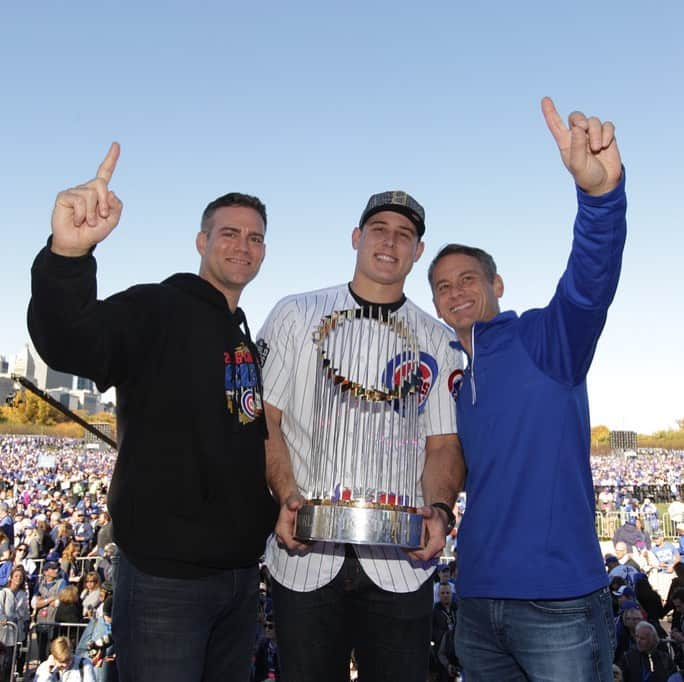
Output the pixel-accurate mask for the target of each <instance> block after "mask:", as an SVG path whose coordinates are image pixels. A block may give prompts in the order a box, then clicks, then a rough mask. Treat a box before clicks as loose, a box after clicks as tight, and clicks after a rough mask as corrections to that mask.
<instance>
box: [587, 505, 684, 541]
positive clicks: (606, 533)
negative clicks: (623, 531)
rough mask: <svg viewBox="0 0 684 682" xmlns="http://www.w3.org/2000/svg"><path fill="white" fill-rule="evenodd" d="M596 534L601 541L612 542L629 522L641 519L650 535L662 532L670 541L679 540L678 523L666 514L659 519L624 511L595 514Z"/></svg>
mask: <svg viewBox="0 0 684 682" xmlns="http://www.w3.org/2000/svg"><path fill="white" fill-rule="evenodd" d="M594 518H595V525H596V534H597V535H598V537H599V539H601V540H612V538H613V535H615V531H616V530H617V529H618V528H619V527H620V526H622V525H623V524H624V523H625V522H626V521H627V520H629V519H634V518H639V519H641V522H642V524H643V528H644V530H645V531H647V532H648V533H652V532H653V531H654V530H661V531H662V532H663V535H664V536H665V537H666V538H667V539H669V540H678V539H679V533H678V532H677V523H676V522H675V521H673V520H672V518H670V515H669V514H668V513H667V512H665V513H663V514H662V515H661V516H659V517H655V516H652V515H650V514H640V513H639V514H634V513H633V512H624V511H606V512H602V511H597V512H596V514H595V517H594Z"/></svg>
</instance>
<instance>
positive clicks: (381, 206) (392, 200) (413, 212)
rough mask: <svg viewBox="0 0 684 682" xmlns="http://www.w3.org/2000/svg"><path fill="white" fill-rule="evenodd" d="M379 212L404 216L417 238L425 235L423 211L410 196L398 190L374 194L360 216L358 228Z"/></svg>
mask: <svg viewBox="0 0 684 682" xmlns="http://www.w3.org/2000/svg"><path fill="white" fill-rule="evenodd" d="M380 211H394V212H396V213H401V214H402V215H405V216H406V217H407V218H408V219H409V220H410V221H411V222H412V223H413V224H414V225H415V226H416V231H417V232H418V237H422V236H423V235H424V234H425V209H424V208H423V207H422V206H421V205H420V204H419V203H418V202H417V201H416V200H415V199H414V198H413V197H412V196H411V195H410V194H407V193H406V192H402V191H400V190H392V191H389V192H380V193H379V194H374V195H373V196H372V197H371V198H370V199H369V200H368V203H367V204H366V208H365V209H364V211H363V213H362V214H361V219H360V220H359V227H363V226H364V224H365V223H366V221H367V220H368V219H369V218H370V217H371V216H372V215H375V214H376V213H380Z"/></svg>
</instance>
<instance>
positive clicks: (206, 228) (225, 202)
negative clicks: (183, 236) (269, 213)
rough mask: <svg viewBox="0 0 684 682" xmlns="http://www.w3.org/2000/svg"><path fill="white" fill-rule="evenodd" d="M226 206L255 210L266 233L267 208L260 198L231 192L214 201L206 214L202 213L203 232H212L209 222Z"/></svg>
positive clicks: (205, 210) (206, 210) (206, 209)
mask: <svg viewBox="0 0 684 682" xmlns="http://www.w3.org/2000/svg"><path fill="white" fill-rule="evenodd" d="M224 206H244V207H245V208H252V209H254V210H255V211H256V212H257V213H258V214H259V215H260V216H261V219H262V220H263V221H264V232H266V222H267V220H266V206H264V204H263V202H262V201H261V199H259V198H258V197H254V196H252V195H251V194H242V193H240V192H229V193H228V194H224V195H223V196H221V197H218V199H214V201H212V202H210V203H209V204H208V205H207V207H206V208H205V209H204V213H202V225H201V230H202V232H206V233H207V234H208V233H209V232H211V226H210V225H209V222H210V221H211V218H212V217H213V215H214V213H216V211H217V210H218V209H219V208H223V207H224Z"/></svg>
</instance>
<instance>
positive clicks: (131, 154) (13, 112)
mask: <svg viewBox="0 0 684 682" xmlns="http://www.w3.org/2000/svg"><path fill="white" fill-rule="evenodd" d="M683 25H684V4H682V3H681V2H680V1H677V2H675V1H674V0H665V1H664V2H662V3H657V4H655V5H654V4H652V3H651V4H648V3H642V2H631V1H628V2H625V1H624V0H623V1H622V2H616V1H613V0H609V1H607V2H603V3H596V2H585V1H584V0H580V1H578V2H575V3H571V4H570V5H568V4H567V3H562V4H560V5H559V4H558V3H547V2H545V3H541V2H534V3H525V2H523V3H504V2H501V3H464V2H455V1H454V0H451V1H449V2H426V3H421V4H419V3H403V2H398V3H395V2H394V3H390V2H370V1H369V2H363V3H362V2H345V3H321V2H296V1H295V2H290V3H275V2H262V3H234V2H227V1H224V2H207V3H193V4H192V5H191V4H190V3H180V2H166V3H159V4H155V3H137V2H136V3H133V2H119V3H84V2H79V1H76V2H59V3H57V2H45V3H40V6H37V5H35V4H29V5H21V4H20V3H9V4H7V5H6V6H5V7H4V9H3V16H2V22H1V24H0V64H2V84H3V87H2V98H1V99H0V101H1V102H2V126H0V169H1V178H0V179H1V183H0V200H1V204H2V215H3V219H2V228H1V232H0V253H1V254H2V259H1V261H0V262H1V263H2V274H3V277H2V288H1V289H0V311H1V315H0V320H1V321H0V354H3V355H5V356H7V357H8V358H10V357H11V356H13V355H14V354H15V353H16V352H17V350H19V349H20V348H21V347H22V345H23V344H24V343H25V342H26V341H27V338H28V336H27V332H26V325H25V308H26V303H27V301H28V297H29V267H30V264H31V261H32V259H33V256H34V255H35V253H36V252H37V250H38V249H39V248H40V247H41V246H42V244H43V243H44V241H45V239H46V238H47V236H48V233H49V218H50V211H51V207H52V204H53V201H54V196H55V194H56V193H57V191H58V190H60V189H64V188H66V187H68V186H71V185H73V184H77V183H80V182H83V181H86V180H88V179H89V178H90V177H92V175H93V174H94V173H95V171H96V169H97V166H98V164H99V162H100V161H101V159H102V158H103V157H104V154H105V153H106V151H107V148H108V146H109V143H110V142H111V141H112V140H118V141H119V142H120V143H121V146H122V154H121V159H120V162H119V166H118V168H117V171H116V175H115V177H114V180H113V181H112V188H113V189H115V191H116V192H117V193H118V195H119V196H120V197H121V198H122V200H123V201H124V203H125V209H124V215H123V218H122V222H121V224H120V225H119V227H118V228H117V229H116V231H115V232H114V233H112V235H110V237H109V239H108V240H107V241H106V242H104V243H103V244H101V245H100V246H99V247H98V249H97V252H96V254H97V257H98V263H99V286H100V294H101V295H102V296H104V295H108V294H110V293H113V292H115V291H117V290H119V289H122V288H125V287H127V286H129V285H131V284H134V283H137V282H142V281H158V280H160V279H162V278H164V277H165V276H167V275H168V274H170V273H172V272H174V271H192V272H196V271H197V267H198V262H199V261H198V256H197V254H196V252H195V249H194V237H195V233H196V230H197V228H198V224H199V216H200V214H201V212H202V210H203V208H204V206H205V205H206V204H207V203H208V201H210V200H211V199H213V198H215V197H216V196H218V195H220V194H223V193H225V192H227V191H232V190H239V191H246V192H250V193H255V194H258V195H259V196H260V197H261V198H262V199H263V200H264V201H265V202H266V204H267V206H268V210H269V228H268V234H267V244H268V247H267V256H266V261H265V263H264V266H263V268H262V271H261V273H260V275H259V277H258V278H257V279H256V280H255V281H254V282H253V283H252V284H251V285H250V286H249V287H248V289H247V290H246V291H245V293H244V295H243V299H242V301H241V303H242V305H243V307H244V308H245V310H246V311H247V314H248V317H249V319H250V325H251V327H252V329H253V331H255V330H256V329H258V327H259V326H260V324H261V322H262V321H263V319H264V318H265V316H266V314H267V312H268V310H269V309H270V307H271V305H272V304H273V303H274V302H275V300H276V299H278V298H280V297H281V296H283V295H285V294H288V293H294V292H297V291H303V290H307V289H312V288H319V287H321V286H325V285H328V284H333V283H338V282H343V281H347V280H348V279H349V278H350V277H351V273H352V270H353V264H354V252H353V251H352V249H351V245H350V234H351V230H352V228H353V227H354V226H355V225H356V223H357V221H358V217H359V215H360V213H361V210H362V209H363V206H364V205H365V202H366V200H367V198H368V196H369V195H370V194H372V193H374V192H378V191H381V190H385V189H405V190H407V191H409V192H410V193H411V194H413V195H414V196H415V197H417V198H418V200H419V201H420V202H421V203H423V205H424V206H425V208H426V211H427V226H428V227H427V232H426V235H425V241H426V249H425V255H424V257H423V259H422V260H421V261H420V262H419V263H418V264H417V265H416V267H415V268H414V270H413V272H412V273H411V275H410V276H409V280H408V283H407V293H408V295H409V296H410V297H411V298H413V299H414V300H416V301H417V302H418V303H420V304H422V305H423V306H424V307H426V308H428V309H430V310H431V309H432V304H431V300H430V294H429V290H428V286H427V283H426V279H425V272H426V269H427V265H428V263H429V260H430V258H431V257H432V256H433V255H434V253H435V252H436V251H437V250H438V248H439V247H440V246H442V245H443V244H444V243H446V242H449V241H459V242H463V243H469V244H474V245H479V246H481V247H483V248H485V249H487V250H489V251H491V252H492V253H493V255H494V256H495V259H496V260H497V263H498V266H499V270H500V272H501V274H502V275H503V277H504V281H505V283H506V294H505V296H504V299H503V307H504V308H506V309H508V308H512V309H516V310H518V311H521V310H523V309H525V308H528V307H532V306H541V305H544V304H545V303H546V302H547V300H548V299H549V297H550V296H551V294H552V292H553V290H554V288H555V285H556V281H557V279H558V277H559V276H560V274H561V272H562V269H563V266H564V263H565V260H566V258H567V254H568V251H569V245H570V235H571V225H572V221H573V217H574V212H575V196H574V189H573V185H572V181H571V179H570V176H569V175H568V174H567V172H566V171H565V169H564V168H563V167H562V164H561V162H560V159H559V158H558V154H557V150H556V147H555V143H554V141H553V139H552V138H551V136H550V135H549V133H548V132H547V130H546V126H545V124H544V121H543V118H542V115H541V112H540V107H539V101H540V99H541V97H542V96H544V95H550V96H551V97H552V98H553V99H554V101H555V102H556V105H557V107H558V110H559V111H560V112H561V114H563V115H564V116H567V114H568V113H570V111H572V110H573V109H580V110H583V111H585V112H586V113H588V114H592V115H597V116H600V117H602V118H606V119H611V120H613V121H614V122H615V123H616V127H617V136H618V141H619V144H620V148H621V151H622V155H623V159H624V162H625V165H626V166H627V174H628V194H629V213H628V221H629V223H628V225H629V237H628V244H627V249H626V252H625V258H624V265H623V275H622V280H621V284H620V288H619V290H618V294H617V297H616V300H615V302H614V304H613V307H612V309H611V312H610V314H609V318H608V323H607V326H606V330H605V332H604V334H603V337H602V339H601V342H600V345H599V350H598V352H597V354H596V358H595V361H594V366H593V368H592V370H591V373H590V376H589V390H590V397H591V403H592V422H593V424H594V425H597V424H606V425H607V426H609V427H610V428H612V429H619V428H630V429H636V430H638V431H640V432H652V431H655V430H657V429H661V428H669V427H672V426H673V424H674V420H675V419H676V418H679V417H684V399H683V398H682V386H683V385H684V371H683V369H682V367H683V363H682V359H681V357H682V345H683V344H682V340H681V337H682V332H683V324H682V315H681V310H682V304H681V290H682V283H683V281H684V277H683V275H682V270H683V268H684V258H683V251H684V250H683V249H682V246H683V245H684V244H683V237H682V227H683V225H682V222H683V221H682V213H683V210H682V201H681V195H682V192H683V191H684V182H683V180H684V171H683V169H682V157H683V152H684V131H683V130H682V121H683V120H684V116H683V114H684V106H683V105H684V97H683V95H682V73H683V66H684V59H683V57H684V46H683V43H684V41H682V26H683ZM181 367H182V360H181V359H180V358H179V369H181Z"/></svg>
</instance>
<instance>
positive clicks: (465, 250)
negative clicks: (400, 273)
mask: <svg viewBox="0 0 684 682" xmlns="http://www.w3.org/2000/svg"><path fill="white" fill-rule="evenodd" d="M453 254H462V255H464V256H470V257H471V258H474V259H475V260H476V261H478V262H479V263H480V265H481V266H482V269H483V270H484V274H485V277H486V278H487V280H488V281H489V282H490V283H491V282H493V281H494V278H495V277H496V263H495V262H494V259H493V258H492V257H491V256H490V255H489V254H488V253H487V252H486V251H483V250H482V249H478V248H477V247H476V246H464V245H463V244H447V245H446V246H443V247H442V248H441V249H440V250H439V251H438V252H437V255H436V256H435V257H434V258H433V259H432V263H430V267H429V268H428V282H429V283H430V288H432V275H433V273H434V271H435V267H436V266H437V263H438V262H439V261H440V260H441V259H442V258H445V257H446V256H451V255H453Z"/></svg>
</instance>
